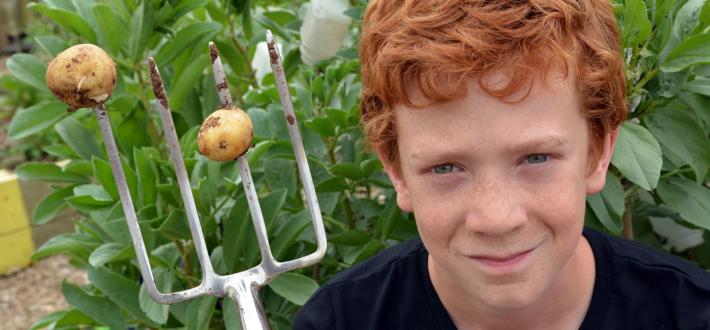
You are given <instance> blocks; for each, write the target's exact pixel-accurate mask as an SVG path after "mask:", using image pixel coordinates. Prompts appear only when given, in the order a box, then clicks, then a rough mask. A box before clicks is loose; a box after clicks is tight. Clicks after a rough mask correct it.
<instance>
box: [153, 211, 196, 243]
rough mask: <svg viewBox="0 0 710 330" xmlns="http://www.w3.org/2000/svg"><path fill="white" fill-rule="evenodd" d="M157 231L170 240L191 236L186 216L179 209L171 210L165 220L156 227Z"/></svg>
mask: <svg viewBox="0 0 710 330" xmlns="http://www.w3.org/2000/svg"><path fill="white" fill-rule="evenodd" d="M158 232H160V233H161V234H162V235H165V236H166V237H168V238H170V239H172V240H179V239H190V238H191V236H190V227H189V226H188V224H187V218H186V216H185V213H183V212H182V211H181V210H173V211H171V212H170V215H168V217H167V219H165V222H163V224H162V225H161V226H160V228H158Z"/></svg>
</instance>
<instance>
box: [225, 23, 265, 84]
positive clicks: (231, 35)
mask: <svg viewBox="0 0 710 330" xmlns="http://www.w3.org/2000/svg"><path fill="white" fill-rule="evenodd" d="M227 20H228V21H229V32H230V33H229V39H230V40H231V41H232V43H233V44H234V47H236V48H237V51H239V54H241V55H242V59H243V60H244V66H245V67H246V68H247V77H248V78H249V83H250V84H251V85H252V87H254V88H258V87H259V83H258V82H257V80H256V76H255V75H254V68H252V66H251V62H250V61H249V54H248V53H247V51H246V49H245V48H244V47H243V46H242V44H241V43H239V40H238V39H237V35H236V33H235V32H234V31H235V30H236V29H235V27H234V20H232V15H231V14H227Z"/></svg>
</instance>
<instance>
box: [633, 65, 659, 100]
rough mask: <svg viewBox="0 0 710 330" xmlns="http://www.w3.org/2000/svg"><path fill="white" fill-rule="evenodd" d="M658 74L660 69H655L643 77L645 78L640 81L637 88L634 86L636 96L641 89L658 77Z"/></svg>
mask: <svg viewBox="0 0 710 330" xmlns="http://www.w3.org/2000/svg"><path fill="white" fill-rule="evenodd" d="M658 72H659V69H658V68H655V69H653V70H651V72H649V73H647V74H646V75H645V76H643V78H641V80H639V82H638V84H636V86H634V91H635V93H634V94H638V93H639V92H640V91H641V88H643V87H644V86H646V84H647V83H648V82H649V81H651V79H653V78H655V77H656V75H658Z"/></svg>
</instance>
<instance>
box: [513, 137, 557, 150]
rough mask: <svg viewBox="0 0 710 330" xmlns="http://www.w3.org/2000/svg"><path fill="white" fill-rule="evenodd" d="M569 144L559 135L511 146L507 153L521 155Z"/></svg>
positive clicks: (537, 138)
mask: <svg viewBox="0 0 710 330" xmlns="http://www.w3.org/2000/svg"><path fill="white" fill-rule="evenodd" d="M565 144H567V139H566V138H564V137H562V136H558V135H547V136H542V137H536V138H534V139H531V140H529V141H525V142H522V143H520V144H516V145H511V146H509V147H507V148H506V151H507V152H510V153H520V152H525V151H530V150H535V149H541V148H554V147H559V146H563V145H565Z"/></svg>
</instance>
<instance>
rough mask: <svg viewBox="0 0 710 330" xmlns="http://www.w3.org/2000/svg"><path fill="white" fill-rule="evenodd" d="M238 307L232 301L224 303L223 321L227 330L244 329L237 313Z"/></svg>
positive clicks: (224, 301)
mask: <svg viewBox="0 0 710 330" xmlns="http://www.w3.org/2000/svg"><path fill="white" fill-rule="evenodd" d="M237 308H239V307H237V306H235V305H234V302H232V301H231V300H223V301H222V319H223V320H224V327H225V328H227V329H242V319H241V317H240V316H239V313H237Z"/></svg>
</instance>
